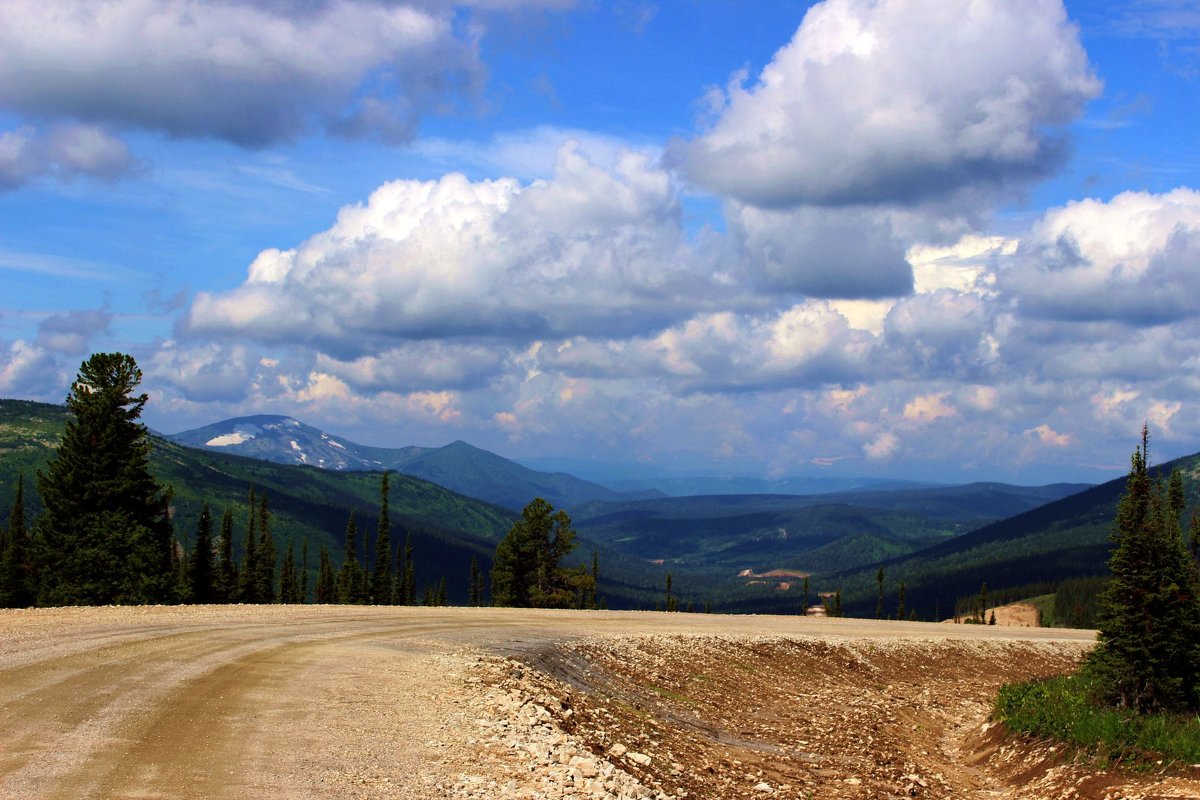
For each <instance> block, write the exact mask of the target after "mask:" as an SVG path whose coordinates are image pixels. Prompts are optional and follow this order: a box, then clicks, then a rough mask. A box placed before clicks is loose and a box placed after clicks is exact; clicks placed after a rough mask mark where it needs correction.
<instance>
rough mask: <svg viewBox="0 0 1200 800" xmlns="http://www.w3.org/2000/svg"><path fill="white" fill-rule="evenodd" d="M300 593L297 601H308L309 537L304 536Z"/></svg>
mask: <svg viewBox="0 0 1200 800" xmlns="http://www.w3.org/2000/svg"><path fill="white" fill-rule="evenodd" d="M298 594H299V598H298V599H297V600H296V602H297V603H307V602H308V537H305V538H304V544H302V545H301V546H300V588H299V590H298Z"/></svg>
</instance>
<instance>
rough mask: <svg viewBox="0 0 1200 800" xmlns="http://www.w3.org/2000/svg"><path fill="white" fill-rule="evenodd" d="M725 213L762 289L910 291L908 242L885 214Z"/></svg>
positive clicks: (859, 294)
mask: <svg viewBox="0 0 1200 800" xmlns="http://www.w3.org/2000/svg"><path fill="white" fill-rule="evenodd" d="M726 218H727V221H728V225H729V230H730V232H731V233H732V235H733V239H734V241H736V243H737V247H738V250H739V257H740V258H741V259H742V260H743V261H744V265H745V269H746V271H747V273H748V275H749V276H750V277H751V279H752V280H754V282H755V283H756V284H757V285H758V286H760V287H762V288H763V289H766V290H769V291H774V292H779V291H782V292H797V293H800V294H804V295H806V296H808V297H821V298H847V297H852V298H875V297H895V296H898V295H905V294H908V293H909V292H911V291H912V288H913V273H912V267H911V265H910V264H909V263H908V260H907V258H906V253H905V251H906V250H907V244H906V241H905V239H904V238H902V236H901V235H898V233H897V231H896V230H895V229H894V227H893V225H892V220H891V219H890V215H889V214H887V213H880V212H877V211H874V210H866V209H845V208H837V209H828V208H813V207H808V208H798V209H787V210H778V209H760V208H756V207H754V206H750V205H743V204H740V203H729V204H728V206H727V209H726Z"/></svg>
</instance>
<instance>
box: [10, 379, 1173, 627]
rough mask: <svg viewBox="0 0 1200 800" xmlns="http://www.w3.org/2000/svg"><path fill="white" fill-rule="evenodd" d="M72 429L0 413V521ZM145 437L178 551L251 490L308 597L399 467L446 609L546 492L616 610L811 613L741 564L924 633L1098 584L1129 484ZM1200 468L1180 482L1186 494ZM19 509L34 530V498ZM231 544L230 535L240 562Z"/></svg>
mask: <svg viewBox="0 0 1200 800" xmlns="http://www.w3.org/2000/svg"><path fill="white" fill-rule="evenodd" d="M64 422H65V409H64V408H63V407H62V406H55V405H47V404H41V403H30V402H26V401H16V400H0V514H6V512H7V510H8V509H9V508H10V504H11V500H12V493H13V491H14V487H15V484H16V480H17V476H18V475H19V474H22V473H23V474H25V475H26V477H27V479H32V476H33V475H34V474H35V473H36V470H37V469H39V468H42V467H43V466H44V465H45V463H46V460H47V459H48V458H49V456H50V454H51V453H52V452H53V451H54V448H55V447H56V446H57V440H58V437H59V436H61V430H62V426H63V424H64ZM151 441H152V445H153V449H152V454H151V469H152V471H153V472H154V474H155V475H156V477H157V478H158V479H159V480H160V481H162V482H163V483H165V484H168V485H170V486H171V487H173V489H174V497H173V502H172V507H173V512H174V513H173V519H174V524H175V532H176V537H177V538H178V539H179V541H180V542H181V546H182V547H184V548H187V547H188V542H189V540H190V537H191V536H192V533H193V530H194V525H195V522H194V520H195V519H196V517H197V515H198V514H199V511H200V508H201V506H202V504H203V503H204V502H208V503H209V504H210V505H211V506H212V507H213V508H214V509H216V513H218V514H219V513H220V511H221V510H222V509H225V508H229V509H231V510H232V511H233V512H234V518H235V525H236V526H237V527H238V528H239V529H240V528H241V526H243V525H244V520H245V517H246V513H247V509H246V495H247V492H248V489H249V487H250V486H256V487H258V491H259V492H262V491H266V492H267V493H268V494H269V497H270V504H271V511H272V515H273V518H274V524H273V528H274V535H275V537H276V539H277V540H278V546H279V548H278V549H279V554H280V557H282V555H283V552H284V550H285V549H286V548H287V547H288V546H291V547H293V548H294V550H295V552H296V553H297V557H299V555H300V554H301V552H302V550H303V546H304V544H305V543H306V542H307V544H308V549H309V562H308V564H307V573H308V576H309V586H312V585H313V583H314V581H315V578H316V567H317V563H318V554H319V551H320V549H321V548H324V549H326V550H327V552H328V553H329V554H330V557H331V560H332V562H333V564H334V567H335V568H336V567H337V566H338V565H340V564H341V562H342V559H343V558H344V530H345V526H346V520H347V517H348V515H349V513H350V512H351V511H353V512H354V513H355V514H356V515H357V517H358V523H359V527H360V530H365V531H368V532H369V531H371V530H372V529H373V528H374V527H375V525H376V522H377V520H376V517H377V511H378V509H377V503H378V473H377V472H375V473H373V472H371V471H367V470H368V468H370V467H371V466H372V465H376V466H377V465H379V464H384V465H386V466H388V467H389V468H391V469H398V470H400V471H401V472H400V474H394V475H393V481H392V498H391V501H392V505H391V516H392V519H393V526H394V527H395V528H396V533H395V534H394V535H393V538H392V544H393V547H397V546H399V545H400V543H401V542H403V541H404V537H406V536H409V535H411V536H412V538H413V551H414V558H415V561H416V566H417V570H416V571H417V576H418V581H419V583H420V584H421V585H422V587H424V586H432V585H437V584H438V583H439V582H440V581H441V580H443V579H444V580H445V582H446V594H447V599H448V602H450V603H452V604H454V603H463V602H465V601H466V599H467V594H468V578H469V571H468V567H469V564H470V561H471V559H472V558H474V559H476V561H477V562H478V563H479V565H480V569H481V570H482V572H483V573H484V574H487V573H488V572H489V571H490V567H491V556H492V553H493V552H494V549H495V547H496V543H497V542H498V541H499V540H500V539H501V538H502V537H503V535H504V533H505V531H506V530H507V529H508V527H509V526H510V525H511V523H512V520H513V519H514V518H515V517H516V513H517V511H518V510H519V509H520V507H521V506H522V505H523V504H524V503H525V502H528V500H529V499H531V498H532V497H533V496H543V497H547V498H550V499H551V502H555V501H557V505H558V506H559V507H561V508H565V509H567V510H568V511H569V513H570V514H571V516H572V520H573V523H574V525H575V527H576V529H577V530H578V531H579V534H580V544H581V546H580V547H579V548H578V549H577V551H576V552H575V554H574V555H573V556H572V559H573V563H575V564H584V565H586V564H588V563H589V562H590V558H591V555H592V553H593V551H595V552H596V553H597V554H598V555H599V557H600V564H601V570H600V595H601V596H602V597H603V598H604V602H605V604H606V605H607V606H608V607H610V608H645V609H651V608H654V607H655V606H656V605H661V604H662V603H663V601H664V597H663V591H664V583H665V578H666V575H667V573H671V574H672V576H673V579H674V586H675V594H676V595H677V596H678V599H679V601H680V607H681V608H685V609H686V608H687V607H689V605H690V607H692V608H695V609H700V608H706V607H707V608H711V609H712V610H714V611H735V612H754V613H797V612H798V610H799V606H800V604H801V603H802V602H803V598H802V597H801V596H800V593H799V587H798V586H796V585H791V586H788V587H785V586H784V585H783V584H785V583H789V582H788V581H759V580H750V581H748V580H745V579H743V578H739V574H740V573H743V572H744V571H746V570H750V573H751V574H765V573H769V572H773V571H775V572H777V571H781V570H782V571H783V572H787V573H793V574H808V575H810V576H811V583H812V587H811V588H812V592H813V593H814V595H815V594H817V593H821V592H825V593H832V592H834V591H835V590H838V589H840V590H841V591H842V593H843V598H844V601H845V604H846V611H847V613H848V614H851V615H856V616H873V615H874V610H875V605H876V598H875V590H876V586H875V572H876V569H877V568H878V567H879V566H880V565H881V564H882V565H884V567H885V570H886V572H887V575H888V582H887V586H886V591H887V594H888V597H889V603H888V604H887V605H889V606H894V605H895V593H896V591H897V587H898V585H899V582H901V581H904V582H905V583H906V585H907V591H908V594H909V598H910V599H909V603H908V608H909V609H911V610H913V611H914V612H915V614H916V617H917V618H918V619H934V618H944V617H946V616H950V615H951V614H952V613H953V608H954V605H955V604H956V602H958V601H960V600H961V599H962V598H963V597H966V596H970V595H972V594H973V593H975V592H977V591H978V589H979V586H980V584H981V583H983V582H988V583H989V584H990V585H991V586H992V588H993V589H1002V588H1005V587H1015V586H1018V585H1024V584H1027V583H1030V582H1040V583H1050V584H1053V583H1055V582H1059V581H1061V580H1064V579H1067V578H1071V577H1075V576H1090V575H1097V574H1103V572H1104V569H1105V567H1104V563H1105V561H1106V560H1107V555H1108V547H1109V543H1108V541H1107V532H1108V528H1107V526H1108V524H1109V520H1111V516H1112V511H1113V507H1114V504H1115V502H1116V498H1117V497H1118V496H1119V493H1120V490H1121V485H1122V481H1120V480H1118V481H1113V482H1111V483H1109V484H1105V485H1103V486H1100V487H1091V488H1089V487H1082V486H1080V485H1078V484H1053V485H1048V486H1038V487H1025V486H1012V485H1007V484H998V483H974V484H966V485H961V486H929V485H916V484H893V485H884V484H880V483H878V482H876V483H873V484H872V483H871V482H869V481H868V482H865V483H866V485H859V486H855V487H853V488H847V489H846V490H844V491H836V492H826V493H824V494H803V495H802V494H731V493H724V494H713V495H700V496H690V497H668V496H663V495H661V493H656V492H647V491H646V490H645V487H642V494H640V495H638V494H630V493H628V492H625V493H621V492H618V491H616V490H615V489H612V488H608V487H604V486H601V485H599V484H594V483H589V482H587V481H582V480H580V479H578V478H575V477H574V476H571V475H567V474H565V473H543V472H537V471H535V470H531V469H528V468H526V467H522V466H520V465H518V464H516V463H515V462H512V461H509V460H508V459H505V458H503V457H501V456H499V455H496V454H494V453H488V452H487V451H483V450H480V449H479V448H475V447H472V446H471V445H469V444H467V443H465V442H455V443H452V444H449V445H446V446H443V447H437V448H429V447H407V448H397V449H387V448H371V447H367V446H364V445H359V444H356V443H354V442H352V441H350V440H347V439H344V438H342V437H338V436H336V435H333V434H329V433H326V432H324V431H321V430H319V429H316V428H312V427H311V426H307V425H305V424H304V423H302V422H300V421H298V420H294V419H292V418H289V417H280V416H270V415H262V416H257V417H246V418H238V419H233V420H226V421H224V422H221V423H215V424H214V425H211V426H207V427H205V428H201V429H197V430H196V431H191V432H185V433H183V434H177V435H174V436H172V437H161V436H153V437H152V438H151ZM212 442H217V443H218V444H216V445H212V444H210V443H212ZM185 444H186V445H187V446H185ZM191 445H201V447H194V446H191ZM204 445H207V446H204ZM239 453H242V454H241V455H239ZM322 453H325V455H326V456H329V457H330V458H332V457H333V456H332V455H331V454H335V455H338V457H341V458H343V461H342V462H339V463H337V464H334V465H332V466H334V467H337V468H318V467H316V466H312V464H314V463H320V462H321V461H322V459H325V461H326V462H328V461H329V458H326V457H325V456H322V455H321V454H322ZM251 456H253V457H251ZM347 459H349V460H347ZM297 461H299V462H300V463H297ZM1194 461H1195V459H1192V460H1191V461H1190V462H1189V464H1190V470H1185V472H1186V474H1188V475H1189V476H1190V478H1191V479H1192V480H1193V481H1194V477H1195V476H1194V474H1193V473H1194V472H1195V464H1194ZM325 466H326V467H330V464H329V463H326V464H325ZM1185 466H1188V464H1185ZM412 473H420V475H418V474H412ZM421 475H423V476H424V477H422V476H421ZM30 483H32V481H30ZM776 485H783V484H781V483H779V482H776ZM810 485H815V484H810ZM27 488H28V489H32V488H33V487H32V485H27ZM1081 490H1082V491H1081ZM26 496H27V501H28V503H29V512H30V515H31V516H33V515H34V514H36V512H37V511H38V499H37V496H36V492H33V491H28V492H27V495H26ZM367 538H368V542H367V543H362V540H361V539H360V546H361V548H362V549H361V550H360V553H359V559H360V561H362V562H363V563H367V564H370V563H371V562H372V561H373V559H374V554H373V552H372V551H371V549H370V544H369V536H368V537H367ZM240 542H241V539H240V530H239V537H238V538H237V542H236V543H235V557H240V554H239V553H238V552H236V551H237V550H238V549H239V547H240ZM300 568H301V570H302V571H305V565H301V567H300ZM791 583H792V584H794V583H795V582H794V581H793V582H791ZM785 589H786V590H785ZM1038 591H1039V592H1045V591H1052V588H1051V589H1047V588H1045V587H1044V586H1043V587H1039V588H1038ZM889 613H891V612H889Z"/></svg>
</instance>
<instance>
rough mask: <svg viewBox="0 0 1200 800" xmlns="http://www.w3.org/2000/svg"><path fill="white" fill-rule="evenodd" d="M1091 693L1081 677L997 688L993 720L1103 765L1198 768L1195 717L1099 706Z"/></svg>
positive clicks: (1199, 735)
mask: <svg viewBox="0 0 1200 800" xmlns="http://www.w3.org/2000/svg"><path fill="white" fill-rule="evenodd" d="M1090 694H1091V693H1090V692H1089V686H1088V679H1087V678H1086V677H1084V676H1082V675H1060V676H1058V677H1054V678H1047V679H1045V680H1039V681H1030V682H1028V683H1015V684H1009V685H1007V686H1004V687H1003V688H1001V689H1000V696H999V697H998V698H997V700H996V713H995V714H994V715H993V716H994V718H995V719H997V720H999V721H1000V722H1003V723H1004V725H1005V726H1006V727H1007V728H1008V729H1009V730H1010V731H1013V732H1018V733H1025V734H1029V735H1031V736H1036V737H1039V738H1047V739H1054V740H1057V741H1059V742H1062V743H1064V744H1066V745H1068V746H1069V747H1071V748H1073V749H1074V750H1075V751H1076V752H1077V753H1080V754H1082V755H1085V756H1087V757H1088V758H1090V759H1092V760H1093V761H1095V762H1096V763H1097V765H1098V766H1102V767H1103V766H1108V765H1109V764H1120V765H1122V766H1124V767H1128V768H1131V769H1134V770H1147V769H1153V768H1161V766H1169V765H1178V764H1200V717H1198V716H1197V715H1195V714H1190V715H1188V714H1135V713H1133V712H1131V711H1119V710H1114V709H1108V708H1099V707H1097V706H1095V705H1093V704H1092V703H1091V702H1090V701H1089V699H1088V697H1089V695H1090Z"/></svg>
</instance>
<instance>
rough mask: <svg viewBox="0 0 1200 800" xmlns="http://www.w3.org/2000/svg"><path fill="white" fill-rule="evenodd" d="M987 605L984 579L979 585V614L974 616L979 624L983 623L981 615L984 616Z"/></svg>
mask: <svg viewBox="0 0 1200 800" xmlns="http://www.w3.org/2000/svg"><path fill="white" fill-rule="evenodd" d="M987 607H988V591H987V581H984V582H983V583H982V584H981V585H980V586H979V614H978V616H977V617H976V621H978V622H979V624H980V625H982V624H983V616H984V614H986V613H987Z"/></svg>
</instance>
